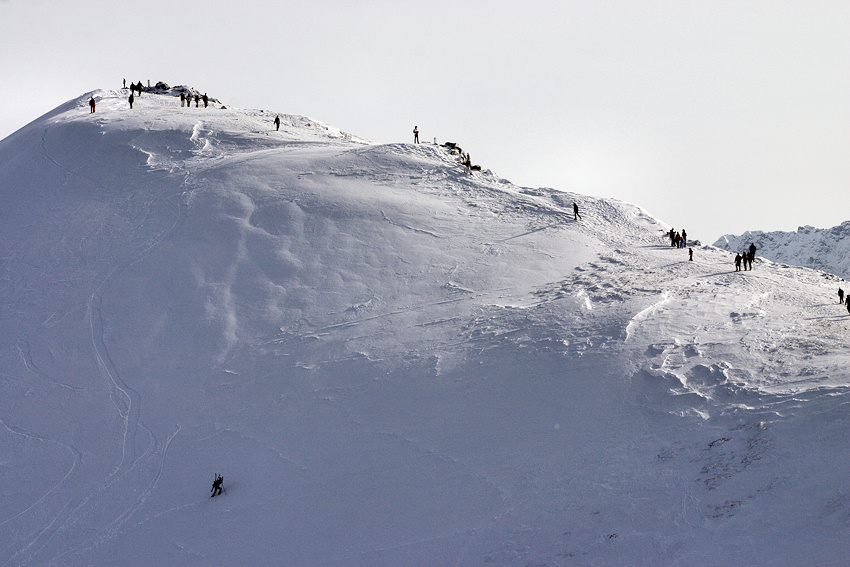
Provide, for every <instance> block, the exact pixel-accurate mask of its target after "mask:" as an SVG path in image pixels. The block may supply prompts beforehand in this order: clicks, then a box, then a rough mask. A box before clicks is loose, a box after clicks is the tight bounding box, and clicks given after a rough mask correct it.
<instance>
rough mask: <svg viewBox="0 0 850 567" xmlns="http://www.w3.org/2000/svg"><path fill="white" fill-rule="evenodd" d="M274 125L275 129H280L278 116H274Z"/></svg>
mask: <svg viewBox="0 0 850 567" xmlns="http://www.w3.org/2000/svg"><path fill="white" fill-rule="evenodd" d="M274 126H275V130H280V116H275V117H274Z"/></svg>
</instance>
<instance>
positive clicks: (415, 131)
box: [413, 126, 419, 144]
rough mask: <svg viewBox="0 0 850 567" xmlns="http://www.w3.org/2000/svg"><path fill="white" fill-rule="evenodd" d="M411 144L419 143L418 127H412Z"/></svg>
mask: <svg viewBox="0 0 850 567" xmlns="http://www.w3.org/2000/svg"><path fill="white" fill-rule="evenodd" d="M413 143H414V144H418V143H419V126H414V127H413Z"/></svg>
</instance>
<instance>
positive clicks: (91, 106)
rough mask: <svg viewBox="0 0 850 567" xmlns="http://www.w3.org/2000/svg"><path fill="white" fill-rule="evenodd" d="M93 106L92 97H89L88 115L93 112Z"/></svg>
mask: <svg viewBox="0 0 850 567" xmlns="http://www.w3.org/2000/svg"><path fill="white" fill-rule="evenodd" d="M94 106H95V102H94V97H91V98H90V99H89V108H90V109H91V112H89V114H91V113H93V112H94Z"/></svg>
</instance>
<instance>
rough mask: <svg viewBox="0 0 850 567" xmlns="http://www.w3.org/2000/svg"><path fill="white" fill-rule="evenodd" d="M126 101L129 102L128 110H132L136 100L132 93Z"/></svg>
mask: <svg viewBox="0 0 850 567" xmlns="http://www.w3.org/2000/svg"><path fill="white" fill-rule="evenodd" d="M127 100H129V101H130V110H133V101H134V100H136V97H134V96H133V93H130V98H129V99H127Z"/></svg>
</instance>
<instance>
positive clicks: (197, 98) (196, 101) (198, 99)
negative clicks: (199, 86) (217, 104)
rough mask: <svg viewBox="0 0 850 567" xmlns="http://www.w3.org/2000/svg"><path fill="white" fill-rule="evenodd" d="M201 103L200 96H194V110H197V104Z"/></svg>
mask: <svg viewBox="0 0 850 567" xmlns="http://www.w3.org/2000/svg"><path fill="white" fill-rule="evenodd" d="M199 102H201V95H199V94H196V95H195V108H198V103H199Z"/></svg>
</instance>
